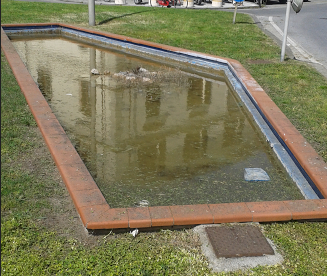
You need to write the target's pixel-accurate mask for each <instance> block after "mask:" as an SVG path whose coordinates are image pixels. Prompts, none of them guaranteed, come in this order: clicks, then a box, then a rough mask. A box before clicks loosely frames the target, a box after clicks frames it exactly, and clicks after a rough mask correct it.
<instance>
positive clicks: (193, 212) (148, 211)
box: [1, 23, 327, 230]
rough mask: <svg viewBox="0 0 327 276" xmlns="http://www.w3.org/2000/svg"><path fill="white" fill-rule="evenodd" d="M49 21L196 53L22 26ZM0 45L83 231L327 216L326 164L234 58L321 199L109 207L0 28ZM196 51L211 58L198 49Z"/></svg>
mask: <svg viewBox="0 0 327 276" xmlns="http://www.w3.org/2000/svg"><path fill="white" fill-rule="evenodd" d="M49 25H56V26H59V27H60V26H61V27H67V28H71V29H75V30H80V31H84V32H89V33H93V34H100V35H102V36H105V37H111V38H114V39H118V40H123V41H129V42H133V43H137V44H143V45H147V46H150V47H156V48H159V49H163V50H167V51H173V52H179V53H181V52H182V53H195V54H196V52H192V51H189V50H185V49H181V48H176V47H170V46H166V45H162V44H157V43H152V42H148V41H143V40H139V39H134V38H129V37H125V36H121V35H115V34H110V33H105V32H100V31H96V30H88V29H82V28H80V27H75V26H70V25H66V24H61V23H53V24H52V23H51V24H50V23H48V24H24V26H49ZM3 26H11V27H14V26H23V24H20V25H3ZM1 47H2V50H3V52H4V54H5V56H6V58H7V60H8V62H9V64H10V66H11V68H12V71H13V73H14V75H15V77H16V80H17V82H18V84H19V86H20V88H21V91H22V92H23V94H24V95H25V98H26V101H27V103H28V105H29V107H30V110H31V112H32V113H33V116H34V118H35V120H36V122H37V125H38V127H39V129H40V130H41V133H42V135H43V137H44V140H45V141H46V144H47V145H48V148H49V150H50V152H51V155H52V157H53V159H54V161H55V163H56V165H57V167H58V169H59V171H60V174H61V176H62V178H63V181H64V183H65V185H66V187H67V189H68V191H69V193H70V195H71V197H72V199H73V202H74V204H75V207H76V209H77V211H78V213H79V215H80V217H81V219H82V222H83V224H84V226H85V227H86V228H87V229H90V230H94V229H115V228H148V227H163V226H176V225H179V226H186V225H196V224H210V223H230V222H252V221H254V222H273V221H290V220H303V219H304V220H307V219H326V218H327V199H326V198H327V164H326V163H325V162H324V161H323V160H322V158H321V157H320V156H319V155H318V154H317V153H316V152H315V150H314V149H313V148H312V147H311V146H310V144H309V143H308V142H307V141H306V140H305V139H304V138H303V137H302V135H301V134H300V133H299V132H298V130H297V129H296V128H295V127H294V126H293V125H292V124H291V122H290V121H289V120H288V119H287V118H286V116H285V115H284V114H283V113H282V112H281V111H280V109H279V108H278V107H277V106H276V104H275V103H274V102H273V101H272V100H271V99H270V98H269V97H268V95H267V94H266V93H265V91H264V90H263V89H262V88H261V87H260V86H259V84H258V83H257V82H256V81H255V80H254V79H253V78H252V76H251V75H250V74H249V72H247V71H246V70H245V68H244V67H243V66H242V65H241V64H240V63H239V62H238V61H236V60H232V59H224V58H220V57H219V58H220V59H223V60H225V61H226V62H228V64H229V66H230V67H231V68H233V70H234V72H236V74H237V75H238V77H239V79H240V80H241V81H242V82H243V84H244V86H245V87H246V88H247V89H248V91H249V93H250V94H251V95H252V97H253V98H254V100H255V101H256V103H257V105H258V107H259V108H260V109H261V112H262V113H263V114H264V115H265V116H266V117H267V118H268V120H269V121H270V123H271V125H272V126H273V127H274V129H275V130H276V132H277V133H278V135H279V136H280V137H281V138H282V139H283V141H284V142H285V144H286V146H287V147H288V148H289V150H290V151H291V152H292V153H293V155H294V156H295V158H296V159H297V160H298V162H299V164H300V165H301V166H302V168H303V169H304V170H305V172H306V173H307V174H308V176H309V177H310V178H311V180H312V181H313V183H314V184H315V185H316V187H317V188H318V189H319V191H320V193H321V194H322V196H323V197H324V198H325V199H316V200H291V201H267V202H243V203H224V204H199V205H181V206H157V207H138V208H110V206H109V205H108V203H107V202H106V200H105V198H104V197H103V195H102V193H101V192H100V190H99V189H98V186H97V185H96V183H95V182H94V180H93V178H92V177H91V175H90V173H89V172H88V170H87V168H86V167H85V165H84V163H83V161H82V160H81V158H80V156H79V155H78V153H77V152H76V150H75V148H74V146H73V145H72V144H71V142H70V140H69V139H68V137H67V135H66V133H65V131H64V130H63V128H62V127H61V125H60V123H59V122H58V120H57V119H56V116H55V115H54V114H53V112H52V111H51V109H50V107H49V105H48V103H47V101H46V100H45V98H44V97H43V95H42V93H41V91H40V90H39V88H38V86H37V85H36V83H35V82H34V80H33V79H32V77H31V75H30V73H29V72H28V70H27V69H26V67H25V65H24V64H23V62H22V61H21V59H20V57H19V55H18V54H17V52H16V50H15V48H14V47H13V45H12V43H11V42H10V40H9V38H8V37H7V35H6V34H5V32H4V30H3V29H2V28H1ZM197 54H200V53H197ZM201 55H202V56H208V57H214V56H212V55H205V54H202V53H201Z"/></svg>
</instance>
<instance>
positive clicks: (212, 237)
mask: <svg viewBox="0 0 327 276" xmlns="http://www.w3.org/2000/svg"><path fill="white" fill-rule="evenodd" d="M205 230H206V232H207V235H208V238H209V241H210V243H211V245H212V247H213V250H214V252H215V254H216V256H217V258H234V257H257V256H264V255H274V250H273V248H272V247H271V246H270V244H269V243H268V241H267V240H266V238H265V237H264V235H263V234H262V233H261V231H260V229H259V228H258V227H255V226H250V225H245V226H242V225H238V226H219V227H206V228H205Z"/></svg>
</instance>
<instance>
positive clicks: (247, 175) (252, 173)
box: [244, 168, 270, 181]
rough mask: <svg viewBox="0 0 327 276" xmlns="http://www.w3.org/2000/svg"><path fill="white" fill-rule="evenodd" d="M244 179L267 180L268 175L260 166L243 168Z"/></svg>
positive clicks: (268, 178)
mask: <svg viewBox="0 0 327 276" xmlns="http://www.w3.org/2000/svg"><path fill="white" fill-rule="evenodd" d="M244 179H245V180H246V181H268V180H270V177H269V175H268V174H267V173H266V172H265V171H264V170H263V169H261V168H246V169H244Z"/></svg>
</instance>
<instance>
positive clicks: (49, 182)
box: [12, 127, 99, 246]
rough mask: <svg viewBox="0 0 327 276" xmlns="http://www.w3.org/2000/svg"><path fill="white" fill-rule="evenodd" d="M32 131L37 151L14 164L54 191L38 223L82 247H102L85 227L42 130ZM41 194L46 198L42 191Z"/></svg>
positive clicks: (23, 156)
mask: <svg viewBox="0 0 327 276" xmlns="http://www.w3.org/2000/svg"><path fill="white" fill-rule="evenodd" d="M30 131H31V133H32V135H31V136H33V138H32V139H33V140H34V143H35V144H36V145H35V147H34V148H33V151H27V152H24V153H22V154H21V156H20V159H19V163H20V164H12V165H13V166H15V165H16V166H17V165H19V166H20V167H21V169H22V170H23V171H25V172H27V173H28V174H31V175H34V176H36V181H37V182H43V183H46V188H45V189H46V190H48V191H49V190H50V191H51V192H50V196H48V194H47V195H46V198H44V199H45V200H46V201H47V202H48V206H47V207H45V208H41V209H40V210H39V212H38V216H37V218H36V223H37V224H38V225H40V226H41V227H45V228H46V229H47V230H49V231H55V232H56V233H57V234H58V235H60V236H64V237H66V238H68V239H72V238H73V239H76V240H78V241H80V243H82V244H85V245H88V246H94V245H96V244H98V240H99V237H97V236H93V235H90V234H89V233H88V232H87V230H86V228H85V227H84V226H83V224H82V221H81V219H80V217H79V215H78V213H77V211H76V209H75V206H74V204H73V201H72V199H71V197H70V195H69V193H68V191H67V189H66V187H65V184H64V183H63V181H62V178H61V176H60V173H59V171H58V169H57V167H56V165H55V163H54V161H53V160H52V157H51V155H50V152H49V150H48V148H47V146H46V144H45V142H44V140H43V137H42V135H41V133H40V131H39V129H38V128H35V127H30ZM15 162H16V163H17V162H18V161H15ZM40 193H41V197H42V191H40ZM27 200H38V198H33V199H27Z"/></svg>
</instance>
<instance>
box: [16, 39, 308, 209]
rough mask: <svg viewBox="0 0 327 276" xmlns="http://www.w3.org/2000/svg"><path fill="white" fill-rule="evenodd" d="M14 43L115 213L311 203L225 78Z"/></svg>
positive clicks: (106, 54)
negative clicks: (253, 172) (260, 176)
mask: <svg viewBox="0 0 327 276" xmlns="http://www.w3.org/2000/svg"><path fill="white" fill-rule="evenodd" d="M14 45H15V47H16V49H17V51H18V52H19V54H20V56H21V58H22V59H23V61H24V62H25V63H26V65H27V67H28V69H29V71H30V72H31V75H32V76H33V78H34V79H35V81H36V82H37V83H38V85H39V87H40V89H41V90H42V92H43V93H44V95H45V97H46V98H47V99H48V101H49V103H50V105H51V108H52V110H53V111H54V113H55V114H56V116H57V118H58V120H59V121H60V122H61V124H62V125H63V127H64V129H65V130H66V131H67V133H68V134H69V136H70V137H71V139H72V141H73V143H74V144H75V145H76V148H77V150H78V152H79V154H80V155H81V157H82V159H83V160H84V162H85V163H86V165H87V167H88V169H89V170H90V172H91V174H92V176H93V177H94V179H95V181H96V182H97V184H98V186H99V188H100V189H101V191H102V192H103V194H104V196H105V198H106V199H107V201H108V203H109V205H110V206H111V207H128V206H135V205H138V204H139V202H140V201H142V200H146V201H148V202H149V205H151V206H155V205H176V204H196V203H221V202H241V201H263V200H264V201H266V200H287V199H299V198H301V199H302V198H303V197H302V195H301V193H300V191H299V190H298V189H297V187H296V185H295V184H294V183H293V182H292V180H291V179H290V177H289V176H288V175H287V174H286V172H285V171H284V169H283V168H282V166H281V164H280V163H279V161H278V160H277V159H276V158H275V156H274V155H273V154H272V153H271V152H270V148H269V146H268V145H267V143H266V142H265V139H264V138H263V136H262V134H261V133H260V132H259V131H258V129H257V127H256V126H255V125H254V124H253V122H252V120H251V118H250V117H249V116H247V111H246V110H245V107H243V104H242V103H241V102H240V100H239V99H238V97H237V96H236V95H235V93H234V92H232V91H230V89H229V87H228V85H226V83H225V82H224V81H223V80H222V79H221V77H220V78H218V79H213V78H212V77H211V78H209V77H208V76H200V75H193V74H191V73H188V72H184V71H181V70H178V69H176V68H168V67H166V66H163V65H161V64H158V63H155V62H152V61H149V60H146V59H141V58H138V57H135V56H130V55H127V54H124V53H119V52H114V51H109V50H103V49H96V48H91V47H90V46H87V45H84V44H81V43H76V42H72V41H67V40H65V39H61V38H55V39H43V40H40V39H36V40H25V41H22V40H17V41H15V42H14ZM93 68H96V69H97V70H98V71H99V73H100V74H99V75H93V74H91V70H92V69H93ZM137 68H139V69H137ZM143 69H146V70H147V71H145V70H143ZM119 72H125V73H120V74H118V73H119ZM126 72H128V73H129V74H127V73H126ZM245 168H262V169H264V170H265V171H266V172H267V173H268V175H269V176H270V178H271V180H270V181H260V182H247V181H245V180H244V169H245Z"/></svg>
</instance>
